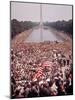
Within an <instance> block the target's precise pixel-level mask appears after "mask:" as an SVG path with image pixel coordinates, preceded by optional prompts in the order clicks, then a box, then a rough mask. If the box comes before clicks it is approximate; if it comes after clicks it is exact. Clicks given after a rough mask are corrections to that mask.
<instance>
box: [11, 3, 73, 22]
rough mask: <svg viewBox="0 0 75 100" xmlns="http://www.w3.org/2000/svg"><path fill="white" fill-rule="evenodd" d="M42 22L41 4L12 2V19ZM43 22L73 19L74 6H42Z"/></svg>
mask: <svg viewBox="0 0 75 100" xmlns="http://www.w3.org/2000/svg"><path fill="white" fill-rule="evenodd" d="M14 18H15V19H17V20H19V21H25V20H27V21H29V20H30V21H40V4H35V3H19V2H11V19H14ZM42 19H43V21H49V22H52V21H57V20H69V19H72V6H67V5H51V4H42Z"/></svg>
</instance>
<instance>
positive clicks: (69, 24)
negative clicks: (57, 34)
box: [44, 19, 73, 37]
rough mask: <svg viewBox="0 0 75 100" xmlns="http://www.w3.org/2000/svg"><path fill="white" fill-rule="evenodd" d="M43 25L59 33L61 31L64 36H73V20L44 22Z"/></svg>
mask: <svg viewBox="0 0 75 100" xmlns="http://www.w3.org/2000/svg"><path fill="white" fill-rule="evenodd" d="M44 25H46V26H48V27H52V28H55V29H57V30H59V31H63V32H65V33H66V34H69V35H70V36H71V37H72V36H73V20H72V19H71V20H68V21H64V20H62V21H56V22H46V23H44Z"/></svg>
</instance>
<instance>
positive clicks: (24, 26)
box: [11, 19, 38, 38]
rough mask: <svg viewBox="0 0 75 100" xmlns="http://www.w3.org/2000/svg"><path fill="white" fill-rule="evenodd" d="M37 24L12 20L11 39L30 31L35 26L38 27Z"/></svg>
mask: <svg viewBox="0 0 75 100" xmlns="http://www.w3.org/2000/svg"><path fill="white" fill-rule="evenodd" d="M37 25H38V23H37V22H32V21H18V20H16V19H13V20H11V38H13V37H14V36H16V35H18V34H19V33H21V32H23V31H25V30H29V29H30V28H33V27H34V26H37Z"/></svg>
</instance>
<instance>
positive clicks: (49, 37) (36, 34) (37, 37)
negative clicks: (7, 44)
mask: <svg viewBox="0 0 75 100" xmlns="http://www.w3.org/2000/svg"><path fill="white" fill-rule="evenodd" d="M43 41H59V42H62V41H63V39H62V37H60V36H58V35H56V34H55V33H53V32H52V31H50V30H48V29H42V40H41V32H40V28H39V29H34V30H33V32H32V33H31V34H30V35H29V37H28V38H27V40H26V42H43Z"/></svg>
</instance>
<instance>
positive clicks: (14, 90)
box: [11, 42, 73, 98]
mask: <svg viewBox="0 0 75 100" xmlns="http://www.w3.org/2000/svg"><path fill="white" fill-rule="evenodd" d="M52 44H53V43H52ZM59 44H60V43H58V42H55V44H54V45H59ZM67 52H68V53H66V51H65V48H63V49H62V48H61V47H58V46H57V48H56V46H55V48H53V47H52V46H51V43H50V42H47V43H45V42H44V43H22V44H19V46H17V47H16V48H11V98H22V97H23V98H24V97H25V98H29V97H45V96H60V95H72V94H73V62H72V50H71V49H68V50H67Z"/></svg>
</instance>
